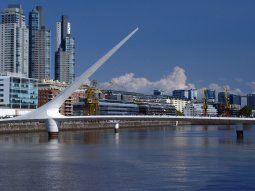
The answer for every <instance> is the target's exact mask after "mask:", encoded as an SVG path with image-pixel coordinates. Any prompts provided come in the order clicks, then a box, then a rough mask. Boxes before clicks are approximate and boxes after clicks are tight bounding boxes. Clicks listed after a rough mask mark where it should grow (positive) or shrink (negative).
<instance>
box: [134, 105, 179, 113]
mask: <svg viewBox="0 0 255 191" xmlns="http://www.w3.org/2000/svg"><path fill="white" fill-rule="evenodd" d="M138 106H139V114H140V115H176V109H175V107H174V106H173V105H172V104H159V103H148V104H140V105H138Z"/></svg>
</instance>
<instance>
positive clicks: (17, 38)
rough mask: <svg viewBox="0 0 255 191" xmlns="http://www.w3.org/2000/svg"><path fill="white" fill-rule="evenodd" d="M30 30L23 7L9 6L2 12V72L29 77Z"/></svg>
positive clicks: (0, 69)
mask: <svg viewBox="0 0 255 191" xmlns="http://www.w3.org/2000/svg"><path fill="white" fill-rule="evenodd" d="M28 36H29V30H28V28H27V26H26V23H25V15H24V14H23V9H22V7H21V5H9V6H8V8H6V9H4V10H3V11H2V12H1V24H0V72H2V73H4V72H11V73H19V74H24V75H25V76H26V77H28V73H29V72H28V62H29V54H28V51H29V38H28Z"/></svg>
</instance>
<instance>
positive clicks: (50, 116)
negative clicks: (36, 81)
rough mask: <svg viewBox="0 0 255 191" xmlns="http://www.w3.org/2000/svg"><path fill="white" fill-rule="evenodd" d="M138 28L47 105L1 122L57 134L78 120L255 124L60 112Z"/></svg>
mask: <svg viewBox="0 0 255 191" xmlns="http://www.w3.org/2000/svg"><path fill="white" fill-rule="evenodd" d="M137 31H138V28H136V29H135V30H134V31H132V32H131V33H130V34H129V35H128V36H126V37H125V38H124V39H123V40H122V41H120V42H119V43H118V44H117V45H116V46H114V47H113V48H112V49H111V50H110V51H109V52H108V53H107V54H105V55H104V56H103V57H102V58H100V59H99V60H98V61H97V62H96V63H94V64H93V65H92V66H91V67H90V68H89V69H87V70H86V71H85V72H84V73H83V74H82V75H81V76H80V77H78V78H77V79H76V80H75V81H74V82H73V83H72V84H71V85H69V86H68V87H67V88H66V89H64V90H63V91H62V92H61V93H60V94H59V95H58V96H57V97H55V98H54V99H52V100H51V101H50V102H48V103H46V104H45V105H43V106H41V107H39V108H37V109H35V110H33V111H32V112H30V113H27V114H25V115H22V116H18V117H14V118H9V119H2V120H0V123H18V122H28V121H43V122H45V124H46V127H47V130H48V132H49V134H57V133H58V132H59V127H58V123H59V122H62V121H72V120H73V121H76V120H98V121H100V120H171V121H177V122H178V121H188V122H193V123H210V124H221V123H224V124H245V123H249V124H253V123H255V119H254V118H237V117H236V118H235V117H183V116H150V115H147V116H145V115H144V116H142V115H139V116H137V115H129V116H118V115H117V116H116V115H114V116H63V115H61V114H60V113H59V108H60V106H61V105H62V104H63V103H64V101H65V100H66V99H67V98H68V97H69V96H71V95H72V93H73V92H74V91H75V90H77V89H78V88H79V87H80V86H81V85H82V84H83V83H84V82H85V81H86V80H87V79H88V78H89V77H90V76H91V75H92V74H94V73H95V72H96V70H97V69H98V68H99V67H100V66H102V65H103V64H104V63H105V62H106V61H107V60H108V59H109V58H110V57H111V56H112V55H113V54H114V53H115V52H116V51H117V50H118V49H119V48H120V47H121V46H122V45H124V44H125V43H126V41H128V40H129V39H130V38H131V37H132V36H133V35H134V34H135V33H136V32H137Z"/></svg>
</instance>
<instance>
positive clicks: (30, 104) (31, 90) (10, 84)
mask: <svg viewBox="0 0 255 191" xmlns="http://www.w3.org/2000/svg"><path fill="white" fill-rule="evenodd" d="M37 106H38V80H37V79H33V78H27V77H26V75H18V74H16V73H14V74H13V73H6V74H1V76H0V107H5V108H19V109H36V108H37Z"/></svg>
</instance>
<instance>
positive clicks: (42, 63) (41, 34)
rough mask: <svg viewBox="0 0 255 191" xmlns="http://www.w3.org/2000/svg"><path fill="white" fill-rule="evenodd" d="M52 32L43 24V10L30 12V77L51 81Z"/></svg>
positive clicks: (38, 8) (40, 8) (38, 9)
mask: <svg viewBox="0 0 255 191" xmlns="http://www.w3.org/2000/svg"><path fill="white" fill-rule="evenodd" d="M50 38H51V34H50V30H48V29H47V28H46V27H45V26H44V24H43V8H42V7H41V6H37V7H36V8H35V9H33V10H32V11H31V12H29V76H30V77H31V78H36V79H39V80H43V79H50V45H51V43H50Z"/></svg>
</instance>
